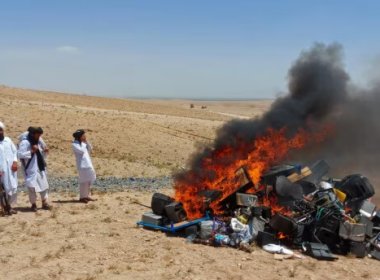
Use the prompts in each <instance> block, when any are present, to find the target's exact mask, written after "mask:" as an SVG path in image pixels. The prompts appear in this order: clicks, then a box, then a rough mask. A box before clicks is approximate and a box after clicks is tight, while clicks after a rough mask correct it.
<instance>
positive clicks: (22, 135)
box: [17, 126, 49, 157]
mask: <svg viewBox="0 0 380 280" xmlns="http://www.w3.org/2000/svg"><path fill="white" fill-rule="evenodd" d="M33 129H35V127H32V126H29V127H28V129H27V131H24V132H23V133H21V134H20V135H19V136H18V137H17V139H18V141H19V143H20V142H21V141H22V140H25V139H28V135H29V131H31V130H33ZM38 129H39V130H42V128H40V127H38ZM39 141H40V144H41V147H42V149H43V152H44V156H45V157H46V156H47V154H48V153H49V148H48V146H47V145H46V143H45V141H44V139H42V136H40V140H39Z"/></svg>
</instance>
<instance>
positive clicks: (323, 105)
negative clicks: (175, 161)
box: [143, 44, 380, 259]
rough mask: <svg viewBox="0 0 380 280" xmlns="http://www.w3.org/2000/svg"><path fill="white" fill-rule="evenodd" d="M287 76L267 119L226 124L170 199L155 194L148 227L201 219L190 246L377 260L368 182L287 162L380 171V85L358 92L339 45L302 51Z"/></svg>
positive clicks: (178, 180) (379, 244) (378, 241)
mask: <svg viewBox="0 0 380 280" xmlns="http://www.w3.org/2000/svg"><path fill="white" fill-rule="evenodd" d="M288 79H289V86H288V88H289V92H288V93H287V94H285V95H283V96H282V97H280V98H278V99H277V100H275V102H274V103H273V104H272V106H271V108H270V110H269V111H268V112H266V113H265V114H264V115H263V116H262V117H260V118H254V119H250V120H240V119H239V120H233V121H230V122H228V123H226V124H225V125H223V126H222V127H221V128H220V129H219V130H218V131H217V135H216V139H215V141H214V143H212V144H211V145H208V146H205V147H203V148H201V149H200V150H198V151H197V152H196V153H195V154H194V156H193V157H192V158H191V160H190V162H189V168H188V169H186V170H184V171H182V172H180V173H178V174H175V183H174V190H175V195H174V200H172V199H171V198H169V197H166V196H162V197H159V195H158V196H157V195H156V197H153V199H152V208H153V212H154V213H153V214H151V215H150V216H149V215H147V216H145V217H143V221H144V219H145V224H144V225H149V224H152V223H153V224H156V225H159V224H160V227H161V228H160V229H163V230H165V229H166V228H167V227H166V226H164V227H162V225H168V224H175V223H177V222H180V221H183V220H185V219H186V218H185V217H187V219H188V220H190V221H196V222H193V223H191V228H192V230H190V231H188V232H187V233H189V234H190V233H191V234H190V235H192V237H194V238H193V241H194V242H201V243H206V244H213V245H228V246H234V247H240V248H242V249H245V250H248V249H249V247H250V244H251V243H252V242H253V241H256V242H257V243H258V244H259V245H262V246H264V248H266V249H267V250H271V251H276V250H280V251H281V250H282V251H284V250H283V248H282V247H281V246H280V247H278V244H279V243H280V244H282V245H289V246H292V247H293V246H294V247H303V248H304V250H305V251H307V252H309V254H311V255H314V256H316V257H319V258H323V259H333V258H334V257H333V256H332V255H331V254H330V252H331V251H332V252H335V253H340V254H346V253H348V252H351V253H353V254H355V255H356V256H364V255H365V254H366V253H368V252H371V254H372V255H373V256H374V257H377V258H378V257H379V249H380V235H379V234H378V231H379V226H380V225H379V213H378V212H377V213H376V210H375V209H376V207H375V206H374V205H373V204H372V203H371V202H370V201H369V200H368V199H370V198H371V197H372V196H373V195H374V188H373V186H372V185H371V184H370V183H369V181H368V179H367V178H365V177H363V176H361V175H350V176H347V177H344V178H343V179H342V180H336V179H333V178H328V177H326V175H327V172H328V171H329V166H328V165H327V163H326V162H325V161H318V162H316V163H314V164H313V165H311V166H310V167H307V166H302V165H299V164H284V162H304V161H308V160H310V159H315V158H324V159H326V160H328V162H329V163H332V165H333V166H335V167H337V166H339V168H340V170H339V171H338V172H337V173H340V175H342V171H343V170H344V174H346V172H347V173H352V172H359V173H364V172H366V171H367V172H368V171H369V172H371V171H375V170H377V167H378V166H379V165H380V154H379V151H380V150H379V149H378V143H379V142H380V122H378V121H377V120H378V119H379V118H380V110H378V106H379V105H380V91H379V90H378V88H379V87H377V86H375V87H373V88H372V89H370V90H359V89H358V88H357V87H352V85H351V84H349V76H348V74H347V73H346V71H345V70H344V68H343V63H342V55H341V47H340V46H339V45H336V44H333V45H327V46H326V45H323V44H316V45H315V46H314V47H313V48H311V49H310V50H308V51H304V52H302V53H301V55H300V57H299V58H298V59H297V60H296V62H295V63H294V64H293V66H292V67H291V69H290V70H289V74H288ZM353 89H354V90H353ZM352 93H355V95H353V94H352ZM352 169H354V170H352ZM335 171H336V170H335ZM334 173H335V172H334ZM154 209H156V211H155V210H154ZM204 217H206V218H212V220H209V221H204V220H202V219H206V218H204ZM194 219H196V220H194ZM199 219H200V220H199ZM147 221H148V222H147ZM198 223H200V224H199V225H198V226H195V224H198ZM184 227H185V226H184ZM181 228H182V227H181ZM189 228H190V226H189ZM176 229H177V227H175V226H173V225H172V226H171V231H175V230H176ZM265 246H267V247H265ZM268 246H269V247H268ZM276 246H277V247H276Z"/></svg>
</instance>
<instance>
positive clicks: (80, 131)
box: [73, 129, 85, 141]
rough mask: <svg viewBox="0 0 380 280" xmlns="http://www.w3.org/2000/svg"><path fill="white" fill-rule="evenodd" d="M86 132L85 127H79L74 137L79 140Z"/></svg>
mask: <svg viewBox="0 0 380 280" xmlns="http://www.w3.org/2000/svg"><path fill="white" fill-rule="evenodd" d="M84 133H85V131H84V130H83V129H78V130H77V131H75V132H74V133H73V137H74V139H75V140H77V141H79V139H80V138H81V137H82V135H83V134H84Z"/></svg>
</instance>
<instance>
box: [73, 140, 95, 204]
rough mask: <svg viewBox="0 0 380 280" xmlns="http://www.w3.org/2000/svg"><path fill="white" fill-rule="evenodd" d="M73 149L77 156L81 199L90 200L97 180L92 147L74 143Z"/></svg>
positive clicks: (87, 144)
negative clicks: (91, 191) (92, 188)
mask: <svg viewBox="0 0 380 280" xmlns="http://www.w3.org/2000/svg"><path fill="white" fill-rule="evenodd" d="M72 148H73V151H74V154H75V159H76V165H77V170H78V173H79V178H78V183H79V193H80V194H79V197H80V199H82V198H88V197H89V195H90V186H91V184H93V183H94V182H95V180H96V174H95V170H94V166H93V165H92V161H91V157H90V153H91V151H92V146H91V144H89V143H85V142H79V141H78V140H75V141H73V143H72Z"/></svg>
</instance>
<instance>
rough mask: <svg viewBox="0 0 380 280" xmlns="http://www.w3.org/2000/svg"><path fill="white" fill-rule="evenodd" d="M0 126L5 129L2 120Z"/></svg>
mask: <svg viewBox="0 0 380 280" xmlns="http://www.w3.org/2000/svg"><path fill="white" fill-rule="evenodd" d="M0 128H2V129H3V130H4V129H5V125H4V124H3V123H2V122H0Z"/></svg>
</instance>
